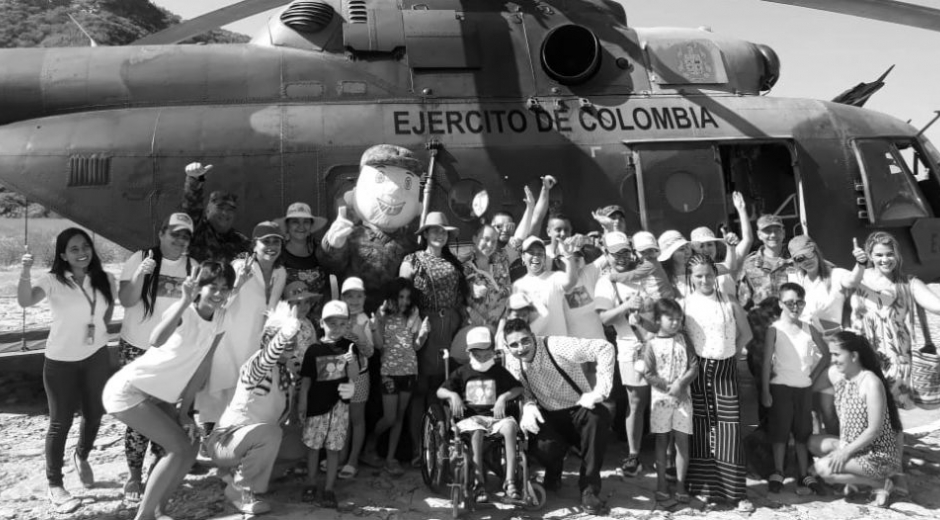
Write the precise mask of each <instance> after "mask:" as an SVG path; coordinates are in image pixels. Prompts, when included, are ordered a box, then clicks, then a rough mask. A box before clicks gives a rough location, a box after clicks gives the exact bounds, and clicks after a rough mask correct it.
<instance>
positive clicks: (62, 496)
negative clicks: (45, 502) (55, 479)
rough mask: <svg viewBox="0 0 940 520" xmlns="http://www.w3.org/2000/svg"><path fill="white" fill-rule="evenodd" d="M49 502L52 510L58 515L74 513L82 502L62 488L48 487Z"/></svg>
mask: <svg viewBox="0 0 940 520" xmlns="http://www.w3.org/2000/svg"><path fill="white" fill-rule="evenodd" d="M48 497H49V502H51V503H52V508H53V509H54V510H55V512H56V513H58V514H68V513H74V512H75V510H77V509H78V508H79V507H81V506H82V501H81V500H79V499H77V498H75V497H73V496H72V495H70V494H69V492H68V491H66V490H65V488H64V487H61V486H56V487H50V488H49V492H48Z"/></svg>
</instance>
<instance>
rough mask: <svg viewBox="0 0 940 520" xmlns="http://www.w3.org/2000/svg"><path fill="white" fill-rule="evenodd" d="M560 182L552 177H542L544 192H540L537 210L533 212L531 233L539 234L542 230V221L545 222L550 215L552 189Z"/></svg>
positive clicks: (536, 204)
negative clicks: (549, 206)
mask: <svg viewBox="0 0 940 520" xmlns="http://www.w3.org/2000/svg"><path fill="white" fill-rule="evenodd" d="M557 183H558V181H556V180H555V178H554V177H552V176H551V175H546V176H544V177H542V191H540V192H539V200H537V201H536V202H535V209H534V210H533V212H532V225H531V226H530V227H529V232H530V233H531V232H533V231H534V232H535V233H538V230H539V229H542V221H543V220H545V215H547V214H548V205H549V202H550V201H551V196H550V194H551V191H552V188H553V187H554V186H555V184H557Z"/></svg>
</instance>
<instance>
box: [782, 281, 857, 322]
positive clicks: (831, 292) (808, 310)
mask: <svg viewBox="0 0 940 520" xmlns="http://www.w3.org/2000/svg"><path fill="white" fill-rule="evenodd" d="M830 273H831V274H830V278H829V287H828V288H827V287H826V281H825V280H823V279H822V278H821V277H818V276H817V277H816V280H810V279H809V277H808V276H806V274H804V273H803V272H802V271H798V272H795V273H790V275H789V276H788V278H789V281H790V282H793V283H797V284H800V285H801V286H803V289H805V290H806V307H804V308H803V314H802V315H800V318H801V319H802V320H803V321H806V322H807V323H812V324H814V325H816V326H817V327H819V329H820V330H824V331H825V330H829V329H832V328H835V327H836V326H839V325H841V324H842V307H843V305H844V304H845V292H844V289H843V288H842V282H843V280H845V279H846V278H848V277H849V276H851V275H852V273H851V272H850V271H847V270H845V269H842V268H841V267H833V268H832V269H831V270H830ZM824 322H825V323H824Z"/></svg>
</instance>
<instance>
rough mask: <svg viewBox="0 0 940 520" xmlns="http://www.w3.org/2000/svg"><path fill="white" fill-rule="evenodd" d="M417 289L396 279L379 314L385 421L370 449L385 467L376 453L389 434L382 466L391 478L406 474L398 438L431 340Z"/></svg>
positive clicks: (376, 461) (370, 456) (381, 421)
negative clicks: (416, 297)
mask: <svg viewBox="0 0 940 520" xmlns="http://www.w3.org/2000/svg"><path fill="white" fill-rule="evenodd" d="M412 294H413V286H412V285H411V281H409V280H407V279H405V278H398V279H396V280H392V281H391V282H390V283H389V285H388V287H387V288H386V295H385V303H383V304H382V307H381V308H379V311H378V312H377V313H376V315H375V319H376V333H377V334H376V336H377V337H378V336H381V337H382V339H381V340H380V341H376V343H375V346H376V347H378V348H380V349H382V350H383V352H382V365H381V367H380V371H379V373H380V374H381V376H382V418H381V419H379V421H378V422H377V423H375V431H374V432H373V435H374V437H373V439H372V441H371V442H370V443H369V444H370V445H369V447H368V448H367V449H366V452H367V453H368V455H367V458H368V459H369V460H371V461H372V462H371V463H372V464H374V465H376V466H378V465H379V464H382V463H381V462H380V461H381V459H379V457H378V455H377V454H376V444H377V443H378V439H379V437H380V436H381V435H382V434H383V433H385V432H386V431H388V432H389V434H388V451H387V452H386V455H385V462H384V465H383V466H382V469H384V470H385V471H386V472H387V473H388V474H389V475H391V476H393V477H400V476H402V475H404V474H405V470H403V469H402V467H401V464H399V462H398V460H397V459H396V458H395V452H396V451H398V439H399V438H400V437H401V430H402V426H403V424H404V420H405V410H407V409H408V402H409V400H410V399H411V391H412V389H413V388H414V385H415V378H416V377H417V374H418V356H417V354H416V352H417V351H418V350H421V347H422V346H424V342H425V341H426V340H427V338H428V320H427V319H425V320H424V321H423V322H422V321H419V319H420V318H419V316H418V309H417V307H416V306H415V305H414V303H413V300H412Z"/></svg>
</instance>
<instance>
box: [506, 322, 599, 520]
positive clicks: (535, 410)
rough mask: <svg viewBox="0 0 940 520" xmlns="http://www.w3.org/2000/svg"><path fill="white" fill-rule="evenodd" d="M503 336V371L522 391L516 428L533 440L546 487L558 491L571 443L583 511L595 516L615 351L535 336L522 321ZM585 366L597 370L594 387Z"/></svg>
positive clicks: (585, 341) (590, 341) (578, 341)
mask: <svg viewBox="0 0 940 520" xmlns="http://www.w3.org/2000/svg"><path fill="white" fill-rule="evenodd" d="M504 332H505V341H506V345H507V347H508V348H509V352H510V353H511V354H512V357H510V358H507V360H506V365H507V368H508V370H509V372H510V373H511V374H512V375H513V376H515V377H516V379H518V380H519V381H521V382H522V388H523V396H524V405H523V407H522V420H521V422H520V425H519V427H520V428H522V429H523V430H526V431H528V432H530V433H532V434H533V435H534V436H535V438H534V440H535V443H534V445H533V444H530V449H531V450H532V454H533V456H534V457H535V458H537V459H538V460H539V461H540V462H541V463H542V465H543V466H545V478H544V485H545V488H546V489H547V490H549V491H555V490H558V488H559V487H561V472H562V467H563V466H564V460H565V455H566V454H567V453H568V448H569V447H570V445H571V444H573V443H574V444H577V446H578V448H579V449H580V451H581V473H580V477H579V478H578V487H579V488H580V490H581V506H582V507H583V508H584V510H585V512H587V513H590V514H597V513H599V512H600V511H601V509H602V508H603V503H602V502H601V500H600V499H599V498H598V493H599V492H600V489H601V474H600V471H601V465H602V464H603V462H604V453H605V451H606V448H607V429H608V428H609V427H610V413H609V412H608V411H607V408H606V407H604V406H603V405H601V404H600V403H601V402H602V401H603V400H604V399H606V398H607V396H608V395H609V394H610V389H611V386H612V385H613V378H614V346H613V345H611V344H610V343H608V342H607V341H605V340H602V339H578V338H568V337H559V336H551V337H543V336H539V337H536V336H535V335H534V334H533V333H532V330H531V329H530V328H529V325H528V324H527V323H526V322H525V321H522V320H510V321H508V322H507V323H506V327H505V329H504ZM586 362H594V363H596V366H597V382H596V383H595V384H594V387H593V388H591V386H590V385H589V384H588V381H587V378H586V377H585V375H584V373H583V372H582V370H581V364H582V363H586Z"/></svg>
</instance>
